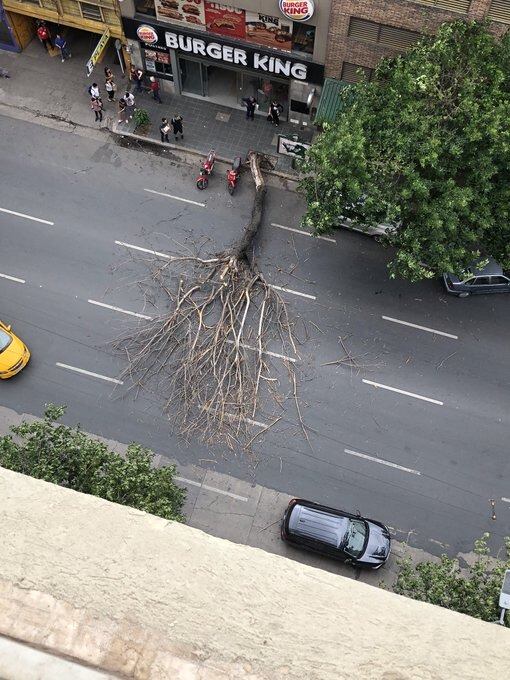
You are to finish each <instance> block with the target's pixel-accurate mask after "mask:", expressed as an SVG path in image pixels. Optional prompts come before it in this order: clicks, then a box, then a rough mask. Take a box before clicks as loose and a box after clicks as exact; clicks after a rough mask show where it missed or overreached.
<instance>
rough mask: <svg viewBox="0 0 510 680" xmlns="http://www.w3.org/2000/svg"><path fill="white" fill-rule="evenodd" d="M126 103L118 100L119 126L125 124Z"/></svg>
mask: <svg viewBox="0 0 510 680" xmlns="http://www.w3.org/2000/svg"><path fill="white" fill-rule="evenodd" d="M126 108H127V107H126V102H125V100H124V99H123V98H121V99H119V120H118V122H119V124H120V123H125V122H126Z"/></svg>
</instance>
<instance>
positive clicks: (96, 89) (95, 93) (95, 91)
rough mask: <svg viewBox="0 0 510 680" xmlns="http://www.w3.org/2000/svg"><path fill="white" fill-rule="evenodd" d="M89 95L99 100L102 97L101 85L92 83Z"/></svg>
mask: <svg viewBox="0 0 510 680" xmlns="http://www.w3.org/2000/svg"><path fill="white" fill-rule="evenodd" d="M89 94H90V96H91V97H97V98H99V97H100V96H101V93H100V92H99V85H98V84H97V83H92V85H91V86H90V87H89Z"/></svg>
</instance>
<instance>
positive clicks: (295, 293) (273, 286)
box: [269, 283, 317, 300]
mask: <svg viewBox="0 0 510 680" xmlns="http://www.w3.org/2000/svg"><path fill="white" fill-rule="evenodd" d="M269 287H270V288H274V289H275V290H281V291H282V292H284V293H290V294H291V295H299V297H303V298H308V299H309V300H317V298H316V297H315V295H309V294H308V293H300V292H299V291H298V290H292V288H286V287H285V286H275V285H274V284H273V283H270V284H269Z"/></svg>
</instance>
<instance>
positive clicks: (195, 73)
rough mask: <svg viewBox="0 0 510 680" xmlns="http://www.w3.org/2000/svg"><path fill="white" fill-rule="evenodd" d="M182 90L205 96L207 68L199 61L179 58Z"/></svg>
mask: <svg viewBox="0 0 510 680" xmlns="http://www.w3.org/2000/svg"><path fill="white" fill-rule="evenodd" d="M179 66H180V69H181V83H182V91H183V92H189V93H190V94H198V95H200V96H201V97H206V96H207V69H205V68H204V67H203V66H202V64H201V63H200V62H199V61H194V60H193V59H185V58H184V57H180V58H179Z"/></svg>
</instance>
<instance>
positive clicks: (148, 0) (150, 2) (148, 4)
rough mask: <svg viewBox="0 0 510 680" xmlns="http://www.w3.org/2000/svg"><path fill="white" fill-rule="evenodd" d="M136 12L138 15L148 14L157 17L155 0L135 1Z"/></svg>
mask: <svg viewBox="0 0 510 680" xmlns="http://www.w3.org/2000/svg"><path fill="white" fill-rule="evenodd" d="M135 12H136V13H137V14H147V15H148V16H151V17H155V16H156V9H155V7H154V0H135Z"/></svg>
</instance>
